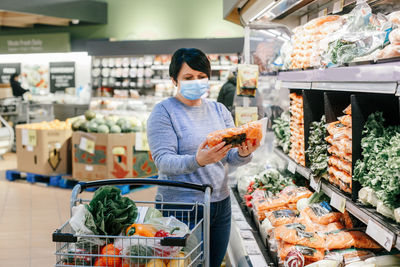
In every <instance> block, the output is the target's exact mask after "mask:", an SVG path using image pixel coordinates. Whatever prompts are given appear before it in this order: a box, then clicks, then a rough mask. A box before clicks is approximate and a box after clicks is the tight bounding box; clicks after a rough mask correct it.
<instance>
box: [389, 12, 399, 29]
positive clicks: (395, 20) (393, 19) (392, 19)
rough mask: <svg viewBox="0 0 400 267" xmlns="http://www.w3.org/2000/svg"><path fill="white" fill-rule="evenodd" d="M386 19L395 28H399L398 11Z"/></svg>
mask: <svg viewBox="0 0 400 267" xmlns="http://www.w3.org/2000/svg"><path fill="white" fill-rule="evenodd" d="M388 18H389V21H390V22H391V23H393V24H394V25H396V26H397V27H400V11H395V12H392V13H390V14H389V16H388Z"/></svg>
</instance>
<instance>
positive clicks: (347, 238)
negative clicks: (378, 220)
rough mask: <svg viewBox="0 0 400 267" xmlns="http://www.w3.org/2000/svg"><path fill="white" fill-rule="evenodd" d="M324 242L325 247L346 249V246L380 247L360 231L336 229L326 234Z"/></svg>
mask: <svg viewBox="0 0 400 267" xmlns="http://www.w3.org/2000/svg"><path fill="white" fill-rule="evenodd" d="M325 242H326V243H325V244H326V248H327V249H330V250H332V249H347V248H352V247H355V248H363V249H379V248H381V247H380V246H379V245H378V244H377V243H376V242H375V241H374V240H372V239H371V238H370V237H369V236H368V235H367V234H365V233H363V232H360V231H347V230H342V231H336V232H331V233H329V234H326V237H325Z"/></svg>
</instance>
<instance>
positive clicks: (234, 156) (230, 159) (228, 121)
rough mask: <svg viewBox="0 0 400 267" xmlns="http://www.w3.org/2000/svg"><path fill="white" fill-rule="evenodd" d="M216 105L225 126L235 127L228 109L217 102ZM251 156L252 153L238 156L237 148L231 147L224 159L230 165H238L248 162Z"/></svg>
mask: <svg viewBox="0 0 400 267" xmlns="http://www.w3.org/2000/svg"><path fill="white" fill-rule="evenodd" d="M218 106H219V107H218V108H219V109H220V110H221V112H222V116H223V118H224V121H225V126H226V128H232V127H235V124H234V123H233V118H232V115H231V113H230V112H229V110H228V109H227V108H226V107H225V106H224V105H221V104H218ZM252 158H253V155H252V154H250V155H248V156H247V157H242V156H240V155H239V151H238V149H237V148H233V149H231V150H230V151H229V152H228V155H227V156H226V157H225V160H226V162H227V163H229V164H231V165H235V166H240V165H245V164H247V163H249V162H250V161H251V160H252Z"/></svg>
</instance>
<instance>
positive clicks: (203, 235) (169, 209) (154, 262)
mask: <svg viewBox="0 0 400 267" xmlns="http://www.w3.org/2000/svg"><path fill="white" fill-rule="evenodd" d="M127 184H129V185H156V186H168V187H180V188H186V189H192V190H197V191H202V192H204V202H196V203H181V202H179V203H176V202H164V201H136V200H134V201H135V203H136V204H137V206H138V207H139V206H142V205H143V206H155V205H156V206H157V209H159V210H160V211H161V212H162V213H163V215H164V217H169V216H174V217H175V218H176V219H178V220H180V221H181V222H184V223H185V224H186V225H187V226H188V227H189V228H191V229H190V230H189V232H188V233H187V234H186V235H185V236H183V237H174V236H169V237H142V236H101V235H82V234H77V233H75V231H74V230H73V229H72V227H71V225H70V224H69V220H68V221H67V222H66V223H65V224H63V225H62V226H61V228H59V229H57V230H56V231H55V232H54V233H53V242H56V253H55V255H56V264H55V266H65V265H70V266H71V265H72V266H107V267H108V266H109V267H111V266H112V267H145V266H148V267H153V266H154V267H158V266H167V265H166V262H168V261H170V262H173V264H172V263H171V264H170V265H168V266H171V267H172V266H174V267H175V266H176V267H189V266H199V265H200V266H205V267H208V266H209V238H210V234H209V229H210V197H211V192H212V188H211V186H209V185H199V184H192V183H185V182H177V181H168V180H158V179H110V180H101V181H94V182H88V183H81V184H77V185H76V186H75V187H74V188H73V190H72V196H71V203H70V204H71V216H72V208H73V207H74V206H76V205H78V204H83V203H88V202H90V200H84V199H81V198H78V195H79V194H80V193H81V192H83V190H85V189H86V188H93V187H100V186H104V185H127ZM177 206H179V207H180V208H179V209H177V208H173V207H177ZM190 222H192V223H193V222H194V223H193V225H194V227H190ZM99 240H102V241H103V242H105V244H104V245H105V246H107V245H108V244H111V243H112V242H114V243H116V242H118V244H119V248H121V246H122V248H121V250H120V251H121V252H122V251H132V249H134V251H135V253H128V254H126V253H125V254H124V253H121V254H119V255H118V253H116V249H115V248H114V251H111V253H105V254H106V255H104V253H101V247H103V248H104V246H102V244H101V245H100V244H99ZM147 248H155V249H154V250H152V249H150V250H149V249H147ZM181 250H182V251H184V254H181V253H180V254H178V257H176V255H171V251H181ZM136 252H138V253H136ZM115 254H117V255H115ZM138 254H140V255H138ZM172 256H175V257H172ZM100 258H103V264H102V265H98V263H97V262H96V261H97V260H98V259H100ZM104 259H105V260H104ZM161 261H162V262H161ZM104 262H105V265H104ZM164 264H165V265H164Z"/></svg>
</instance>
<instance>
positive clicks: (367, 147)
mask: <svg viewBox="0 0 400 267" xmlns="http://www.w3.org/2000/svg"><path fill="white" fill-rule="evenodd" d="M384 122H385V120H384V118H383V114H382V112H376V113H374V114H371V115H370V116H369V117H368V120H367V122H366V123H365V126H364V130H363V138H362V140H361V148H362V160H358V161H357V162H356V164H355V168H354V174H353V179H354V180H357V181H359V182H360V184H361V185H362V186H363V187H369V188H371V189H372V190H373V191H374V192H375V193H376V196H377V198H378V199H379V200H381V201H382V202H383V204H384V205H385V206H387V207H388V208H391V209H395V208H398V207H400V183H399V180H400V126H389V127H385V126H384Z"/></svg>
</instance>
